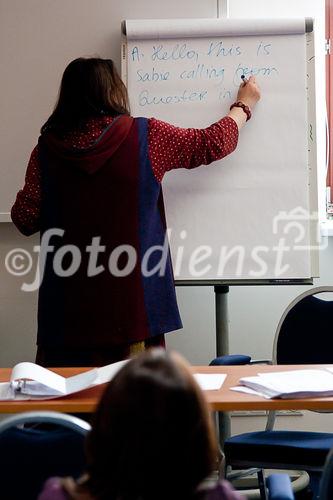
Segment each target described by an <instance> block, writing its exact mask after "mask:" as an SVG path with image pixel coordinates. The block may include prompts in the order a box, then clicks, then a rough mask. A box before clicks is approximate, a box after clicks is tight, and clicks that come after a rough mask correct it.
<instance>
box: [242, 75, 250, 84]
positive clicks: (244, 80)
mask: <svg viewBox="0 0 333 500" xmlns="http://www.w3.org/2000/svg"><path fill="white" fill-rule="evenodd" d="M241 79H242V80H243V83H244V85H245V84H246V83H247V82H248V80H247V79H246V78H245V75H241Z"/></svg>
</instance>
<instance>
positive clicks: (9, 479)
mask: <svg viewBox="0 0 333 500" xmlns="http://www.w3.org/2000/svg"><path fill="white" fill-rule="evenodd" d="M34 424H36V425H34ZM89 430H90V424H89V423H88V422H85V421H84V420H81V419H80V418H77V417H74V416H71V415H65V414H62V413H58V412H27V413H21V414H19V415H15V416H13V417H10V418H8V419H5V420H3V421H2V422H1V423H0V484H1V486H0V498H6V499H7V500H11V499H18V498H24V499H25V500H30V499H36V498H37V496H38V494H39V492H40V491H41V489H42V487H43V484H44V482H45V481H46V479H48V478H49V477H51V476H73V477H78V476H80V475H81V474H82V473H83V472H84V470H85V455H84V442H85V436H86V434H87V432H88V431H89Z"/></svg>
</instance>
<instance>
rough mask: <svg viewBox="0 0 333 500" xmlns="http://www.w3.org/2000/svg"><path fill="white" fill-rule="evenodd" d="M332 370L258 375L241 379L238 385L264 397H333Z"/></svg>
mask: <svg viewBox="0 0 333 500" xmlns="http://www.w3.org/2000/svg"><path fill="white" fill-rule="evenodd" d="M332 371H333V370H332V369H327V368H322V369H302V370H288V371H283V372H271V373H267V372H264V373H258V375H257V376H254V377H244V378H241V379H240V381H239V383H240V385H241V386H246V387H248V388H250V389H253V390H254V391H256V392H258V393H261V394H262V395H265V396H266V397H271V398H273V397H280V398H290V397H292V398H302V397H308V396H312V397H316V396H317V397H320V396H332V395H333V373H332Z"/></svg>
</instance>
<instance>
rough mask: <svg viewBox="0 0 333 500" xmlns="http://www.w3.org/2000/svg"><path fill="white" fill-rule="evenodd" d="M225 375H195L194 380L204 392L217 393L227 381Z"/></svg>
mask: <svg viewBox="0 0 333 500" xmlns="http://www.w3.org/2000/svg"><path fill="white" fill-rule="evenodd" d="M226 376H227V375H226V374H224V373H195V374H194V378H195V380H196V381H197V382H198V384H199V386H200V387H201V389H202V390H203V391H217V390H218V389H220V388H221V387H222V385H223V382H224V381H225V379H226Z"/></svg>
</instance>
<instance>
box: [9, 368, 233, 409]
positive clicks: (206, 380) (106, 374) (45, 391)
mask: <svg viewBox="0 0 333 500" xmlns="http://www.w3.org/2000/svg"><path fill="white" fill-rule="evenodd" d="M127 362H128V360H124V361H118V362H117V363H112V364H110V365H106V366H102V367H101V368H93V369H92V370H89V371H86V372H84V373H80V374H78V375H74V376H72V377H67V378H66V377H62V376H61V375H58V374H57V373H54V372H52V371H51V370H48V369H47V368H43V367H42V366H39V365H36V364H35V363H30V362H23V363H18V364H17V365H15V366H14V368H13V369H12V372H11V376H10V380H9V382H2V383H0V401H4V400H15V401H24V400H28V399H38V400H41V399H53V398H60V397H63V396H68V395H69V394H74V393H75V392H79V391H82V390H84V389H89V388H90V387H94V386H96V385H99V384H104V383H106V382H109V381H110V380H111V379H112V378H113V377H114V376H115V375H116V373H117V372H118V371H119V370H120V368H122V367H123V366H124V365H125V364H126V363H127ZM194 377H195V378H196V380H197V382H198V384H199V385H200V387H201V389H202V390H217V389H219V388H220V387H221V386H222V384H223V382H224V379H225V377H226V375H224V374H220V373H219V374H215V373H213V374H207V373H196V374H195V375H194Z"/></svg>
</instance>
